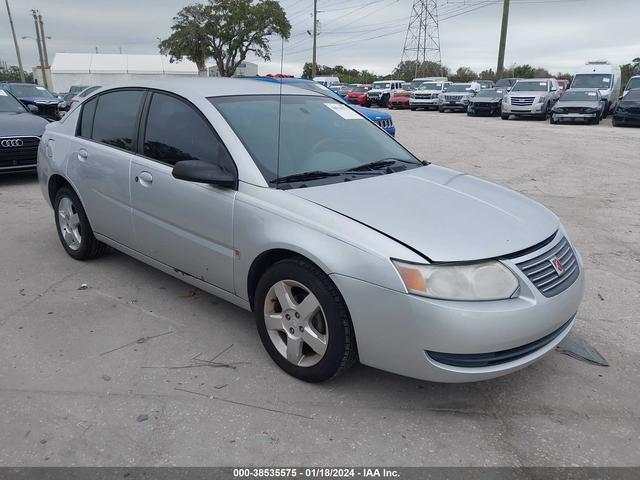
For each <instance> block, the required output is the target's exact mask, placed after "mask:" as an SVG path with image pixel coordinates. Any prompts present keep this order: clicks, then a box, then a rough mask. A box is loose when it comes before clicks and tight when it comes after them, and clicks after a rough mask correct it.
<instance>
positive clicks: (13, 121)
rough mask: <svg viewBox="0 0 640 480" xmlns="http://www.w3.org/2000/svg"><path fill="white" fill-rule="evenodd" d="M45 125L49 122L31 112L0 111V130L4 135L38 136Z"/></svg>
mask: <svg viewBox="0 0 640 480" xmlns="http://www.w3.org/2000/svg"><path fill="white" fill-rule="evenodd" d="M47 125H49V122H47V121H46V120H45V119H44V118H42V117H39V116H37V115H34V114H32V113H27V112H25V113H0V131H1V132H2V136H5V137H31V136H36V137H39V136H41V135H42V134H43V132H44V128H45V127H46V126H47Z"/></svg>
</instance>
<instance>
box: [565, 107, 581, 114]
mask: <svg viewBox="0 0 640 480" xmlns="http://www.w3.org/2000/svg"><path fill="white" fill-rule="evenodd" d="M563 110H564V111H565V112H566V113H586V112H585V107H564V109H563Z"/></svg>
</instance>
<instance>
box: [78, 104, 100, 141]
mask: <svg viewBox="0 0 640 480" xmlns="http://www.w3.org/2000/svg"><path fill="white" fill-rule="evenodd" d="M97 103H98V99H97V98H94V99H92V100H90V101H88V102H87V103H85V104H84V105H82V112H81V115H80V127H79V128H78V136H79V137H84V138H91V129H92V127H93V115H94V113H95V112H96V104H97Z"/></svg>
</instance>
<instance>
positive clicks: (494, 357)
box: [426, 317, 573, 368]
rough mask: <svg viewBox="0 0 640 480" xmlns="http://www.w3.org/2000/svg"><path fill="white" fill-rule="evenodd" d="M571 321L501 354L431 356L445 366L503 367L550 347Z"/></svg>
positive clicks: (435, 354)
mask: <svg viewBox="0 0 640 480" xmlns="http://www.w3.org/2000/svg"><path fill="white" fill-rule="evenodd" d="M572 321H573V317H572V318H571V320H569V321H568V322H566V323H565V324H563V325H562V326H561V327H560V328H558V329H557V330H554V331H553V332H551V333H550V334H548V335H545V336H544V337H542V338H539V339H538V340H535V341H533V342H531V343H527V344H526V345H522V346H520V347H516V348H510V349H509V350H502V351H499V352H488V353H441V352H429V351H427V352H426V353H427V355H429V356H430V357H431V358H432V359H433V360H435V361H436V362H438V363H443V364H445V365H451V366H453V367H466V368H479V367H491V366H493V365H501V364H503V363H508V362H513V361H515V360H518V359H520V358H522V357H526V356H527V355H529V354H530V353H533V352H535V351H536V350H540V349H541V348H543V347H545V346H547V345H549V344H550V343H551V342H553V341H554V340H555V339H556V338H557V337H558V336H559V335H560V334H561V333H562V332H564V331H565V330H566V329H567V328H568V327H569V325H571V322H572Z"/></svg>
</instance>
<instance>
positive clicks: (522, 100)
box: [511, 97, 536, 107]
mask: <svg viewBox="0 0 640 480" xmlns="http://www.w3.org/2000/svg"><path fill="white" fill-rule="evenodd" d="M535 99H536V98H535V97H511V105H515V106H516V107H528V106H530V105H533V101H534V100H535Z"/></svg>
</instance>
